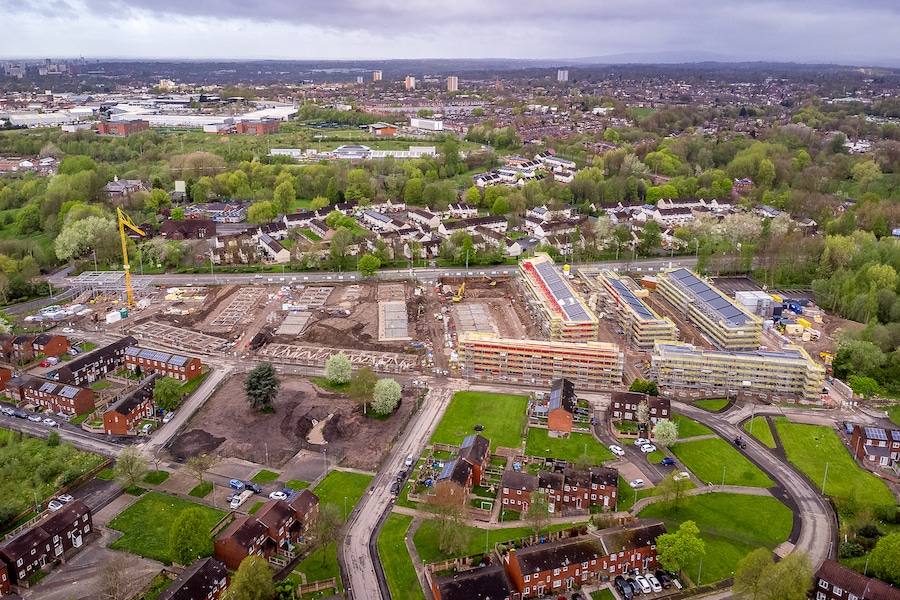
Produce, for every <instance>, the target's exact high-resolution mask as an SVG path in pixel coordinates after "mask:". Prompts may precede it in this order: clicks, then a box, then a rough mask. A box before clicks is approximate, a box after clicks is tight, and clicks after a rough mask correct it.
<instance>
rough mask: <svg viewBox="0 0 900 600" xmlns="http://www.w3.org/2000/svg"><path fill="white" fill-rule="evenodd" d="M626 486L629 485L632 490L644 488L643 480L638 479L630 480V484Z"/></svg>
mask: <svg viewBox="0 0 900 600" xmlns="http://www.w3.org/2000/svg"><path fill="white" fill-rule="evenodd" d="M628 485H630V486H631V487H633V488H634V489H638V488H642V487H644V480H643V479H640V478H638V479H633V480H631V483H629V484H628Z"/></svg>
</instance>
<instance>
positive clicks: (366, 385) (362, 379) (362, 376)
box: [347, 367, 378, 410]
mask: <svg viewBox="0 0 900 600" xmlns="http://www.w3.org/2000/svg"><path fill="white" fill-rule="evenodd" d="M376 383H378V375H376V374H375V371H373V370H372V367H362V368H360V369H357V370H356V372H355V373H353V375H352V376H351V377H350V388H349V389H348V390H347V391H348V393H349V394H350V399H351V400H353V401H354V402H356V403H358V404H360V405H361V406H362V407H363V410H365V408H366V406H367V405H368V403H369V401H370V400H371V399H372V394H373V393H375V384H376Z"/></svg>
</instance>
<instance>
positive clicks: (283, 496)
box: [269, 491, 288, 500]
mask: <svg viewBox="0 0 900 600" xmlns="http://www.w3.org/2000/svg"><path fill="white" fill-rule="evenodd" d="M287 497H288V495H287V494H285V493H284V492H281V491H275V492H272V493H271V494H269V498H270V499H271V500H287Z"/></svg>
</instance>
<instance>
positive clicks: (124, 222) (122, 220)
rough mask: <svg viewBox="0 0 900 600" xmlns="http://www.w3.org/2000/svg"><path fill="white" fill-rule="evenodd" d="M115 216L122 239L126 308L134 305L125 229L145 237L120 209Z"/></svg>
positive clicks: (117, 209)
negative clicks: (116, 216) (126, 295)
mask: <svg viewBox="0 0 900 600" xmlns="http://www.w3.org/2000/svg"><path fill="white" fill-rule="evenodd" d="M116 214H117V215H118V217H119V237H120V238H122V266H123V267H124V268H125V291H126V293H127V294H128V304H127V306H132V305H133V304H134V296H133V295H132V293H131V267H130V266H129V265H128V238H126V237H125V228H126V227H127V228H128V229H130V230H132V231H133V232H135V233H136V234H138V235H140V236H141V237H143V236H145V235H147V234H146V233H144V232H143V231H141V230H140V228H139V227H138V226H137V225H135V224H134V223H133V222H132V220H131V217H129V216H128V215H126V214H125V213H124V212H122V209H121V208H116Z"/></svg>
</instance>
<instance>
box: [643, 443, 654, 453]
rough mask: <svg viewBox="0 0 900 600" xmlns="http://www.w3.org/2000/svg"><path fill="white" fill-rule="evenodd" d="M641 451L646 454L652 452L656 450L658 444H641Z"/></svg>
mask: <svg viewBox="0 0 900 600" xmlns="http://www.w3.org/2000/svg"><path fill="white" fill-rule="evenodd" d="M641 452H643V453H644V454H650V453H651V452H656V446H654V445H653V444H644V445H643V446H641Z"/></svg>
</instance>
